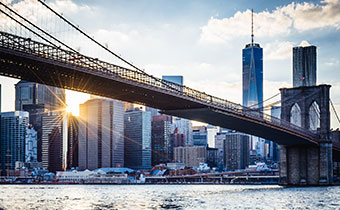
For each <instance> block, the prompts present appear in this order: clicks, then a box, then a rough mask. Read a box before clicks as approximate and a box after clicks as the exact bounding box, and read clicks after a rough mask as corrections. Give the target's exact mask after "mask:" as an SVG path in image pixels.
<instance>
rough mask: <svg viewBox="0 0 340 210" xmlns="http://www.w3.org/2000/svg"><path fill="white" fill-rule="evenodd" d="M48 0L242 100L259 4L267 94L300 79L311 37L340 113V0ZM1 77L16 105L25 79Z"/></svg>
mask: <svg viewBox="0 0 340 210" xmlns="http://www.w3.org/2000/svg"><path fill="white" fill-rule="evenodd" d="M7 1H9V0H7ZM25 2H27V3H32V2H34V1H33V0H25ZM46 2H47V3H48V4H49V5H50V6H51V7H53V8H54V9H56V10H57V11H60V12H62V13H63V15H64V16H65V17H67V18H69V19H70V20H71V21H72V22H74V23H75V24H76V25H79V26H80V28H82V29H83V30H84V31H86V32H88V33H89V34H91V35H92V36H94V37H95V38H96V39H97V40H99V41H100V42H101V43H105V44H107V45H108V46H109V48H110V49H111V50H113V51H114V52H117V53H119V54H121V55H122V56H123V57H124V58H126V59H127V60H129V61H132V62H133V63H134V64H135V65H137V66H138V67H140V68H142V69H145V70H146V72H148V73H150V74H152V75H155V76H158V77H161V76H162V75H183V76H184V83H185V85H187V86H190V87H192V88H195V89H198V90H201V91H205V92H207V93H209V94H213V95H216V96H219V97H222V98H226V99H228V100H230V101H233V102H237V103H241V102H242V101H241V98H242V88H241V85H242V58H241V53H242V48H244V46H245V45H246V44H247V43H249V42H250V25H251V11H250V10H251V9H254V34H255V42H257V43H259V44H260V45H261V47H263V49H264V60H263V62H264V69H263V72H264V98H268V97H270V96H272V95H274V94H276V93H277V92H279V90H278V89H279V88H280V87H291V86H292V47H293V46H297V45H299V44H300V43H301V42H302V41H307V42H308V43H310V44H312V45H315V46H317V82H318V84H321V83H327V84H331V85H332V88H331V97H332V100H333V102H334V103H335V104H336V106H337V110H338V112H339V113H340V0H324V1H295V2H294V3H291V1H285V0H280V1H272V0H256V1H255V0H239V1H225V0H221V1H218V0H215V1H213V0H209V1H203V0H202V1H199V0H192V1H184V0H171V1H170V0H168V1H165V0H139V1H137V0H129V1H126V0H111V1H105V0H101V1H100V0H97V1H93V0H73V1H71V0H66V1H61V0H57V1H55V0H53V1H48V0H47V1H46ZM23 7H24V6H21V8H23ZM0 82H1V84H2V87H3V90H2V94H3V95H2V101H3V104H2V110H3V111H12V110H14V86H13V84H14V83H16V82H17V80H13V79H8V78H4V77H1V78H0ZM339 126H340V125H339V123H336V122H334V120H333V127H339Z"/></svg>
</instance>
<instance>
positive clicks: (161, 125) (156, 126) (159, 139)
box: [151, 115, 172, 166]
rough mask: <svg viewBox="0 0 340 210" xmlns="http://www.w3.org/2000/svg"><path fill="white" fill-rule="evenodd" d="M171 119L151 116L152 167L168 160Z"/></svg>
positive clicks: (169, 117)
mask: <svg viewBox="0 0 340 210" xmlns="http://www.w3.org/2000/svg"><path fill="white" fill-rule="evenodd" d="M171 118H172V117H171V116H169V115H160V116H153V117H152V122H151V145H152V150H151V151H152V166H155V165H158V164H160V163H167V162H169V161H170V160H171V159H170V143H171V142H170V135H171V122H172V119H171Z"/></svg>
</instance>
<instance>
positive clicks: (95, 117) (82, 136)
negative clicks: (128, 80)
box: [78, 98, 124, 170]
mask: <svg viewBox="0 0 340 210" xmlns="http://www.w3.org/2000/svg"><path fill="white" fill-rule="evenodd" d="M79 107H80V118H79V154H78V157H79V160H78V161H79V170H84V169H89V170H93V169H96V168H102V167H123V166H124V103H123V102H121V101H117V100H113V99H105V98H96V99H90V100H88V101H86V102H85V103H84V104H81V105H80V106H79Z"/></svg>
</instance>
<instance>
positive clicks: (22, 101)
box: [15, 80, 65, 162]
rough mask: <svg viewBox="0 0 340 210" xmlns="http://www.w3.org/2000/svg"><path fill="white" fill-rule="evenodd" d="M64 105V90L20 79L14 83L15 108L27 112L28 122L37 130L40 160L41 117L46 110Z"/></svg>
mask: <svg viewBox="0 0 340 210" xmlns="http://www.w3.org/2000/svg"><path fill="white" fill-rule="evenodd" d="M64 107H65V90H64V89H61V88H56V87H52V86H46V85H42V84H39V83H34V82H28V81H25V80H21V81H20V82H18V83H17V84H16V85H15V110H18V111H27V112H29V115H30V117H29V120H30V122H29V123H30V124H31V125H32V126H33V128H34V129H35V130H36V131H37V139H38V140H37V158H38V161H39V162H41V161H42V124H41V119H42V117H43V116H47V115H48V112H50V111H55V110H61V109H63V108H64Z"/></svg>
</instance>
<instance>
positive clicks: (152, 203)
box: [0, 185, 340, 210]
mask: <svg viewBox="0 0 340 210" xmlns="http://www.w3.org/2000/svg"><path fill="white" fill-rule="evenodd" d="M339 198H340V187H308V188H283V187H279V186H263V185H261V186H246V185H238V186H237V185H131V186H130V185H0V210H2V209H4V210H9V209H25V210H26V209H82V210H83V209H96V210H99V209H339V208H340V199H339Z"/></svg>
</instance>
